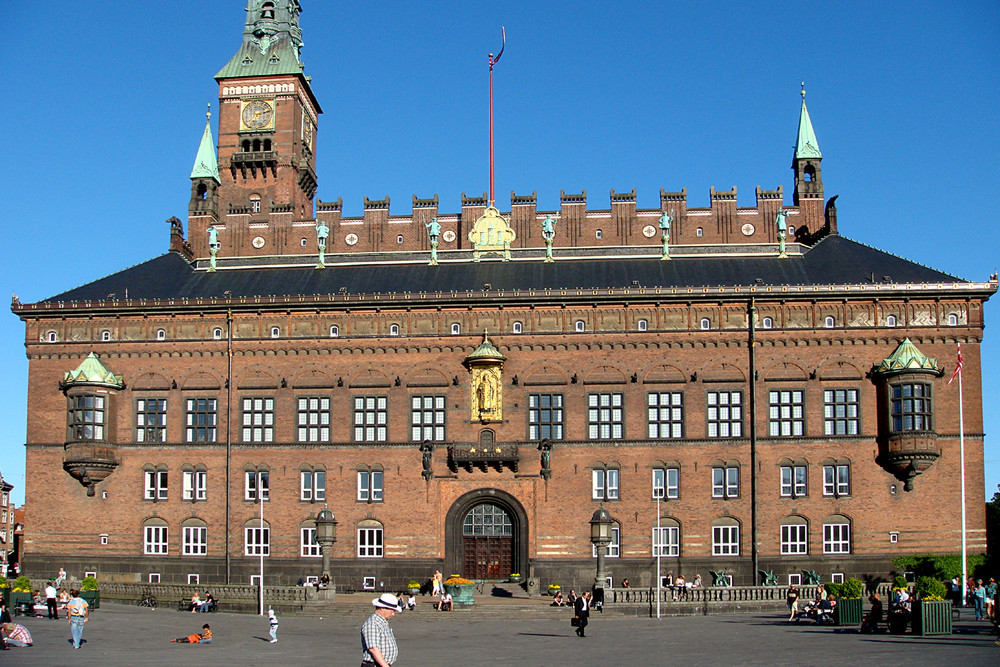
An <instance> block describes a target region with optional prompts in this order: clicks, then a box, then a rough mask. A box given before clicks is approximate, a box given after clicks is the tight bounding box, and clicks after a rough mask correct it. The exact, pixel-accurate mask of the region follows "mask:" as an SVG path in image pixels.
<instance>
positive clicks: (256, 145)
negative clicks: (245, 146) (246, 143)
mask: <svg viewBox="0 0 1000 667" xmlns="http://www.w3.org/2000/svg"><path fill="white" fill-rule="evenodd" d="M258 151H260V139H254V140H253V152H254V153H256V152H258Z"/></svg>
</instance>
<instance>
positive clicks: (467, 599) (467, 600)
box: [444, 584, 476, 606]
mask: <svg viewBox="0 0 1000 667" xmlns="http://www.w3.org/2000/svg"><path fill="white" fill-rule="evenodd" d="M444 590H445V592H446V593H448V594H449V595H451V601H452V603H454V604H456V605H463V606H471V605H474V604H476V601H475V600H474V599H473V598H472V593H473V592H474V591H475V590H476V585H475V584H445V585H444Z"/></svg>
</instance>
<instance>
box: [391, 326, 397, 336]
mask: <svg viewBox="0 0 1000 667" xmlns="http://www.w3.org/2000/svg"><path fill="white" fill-rule="evenodd" d="M389 335H390V336H398V335H399V325H398V324H390V325H389Z"/></svg>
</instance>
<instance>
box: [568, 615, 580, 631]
mask: <svg viewBox="0 0 1000 667" xmlns="http://www.w3.org/2000/svg"><path fill="white" fill-rule="evenodd" d="M569 624H570V626H572V627H574V628H578V627H580V617H579V616H574V617H573V618H571V619H569Z"/></svg>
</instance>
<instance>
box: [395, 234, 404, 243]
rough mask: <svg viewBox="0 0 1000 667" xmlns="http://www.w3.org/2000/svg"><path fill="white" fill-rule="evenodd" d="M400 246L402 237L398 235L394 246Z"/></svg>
mask: <svg viewBox="0 0 1000 667" xmlns="http://www.w3.org/2000/svg"><path fill="white" fill-rule="evenodd" d="M402 244H403V235H402V234H400V235H399V236H397V237H396V245H402Z"/></svg>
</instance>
